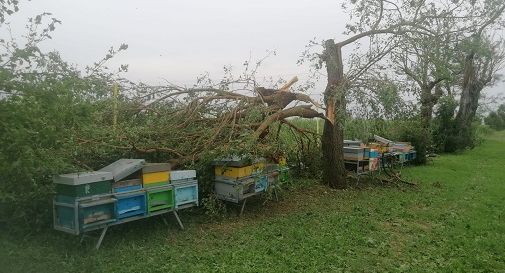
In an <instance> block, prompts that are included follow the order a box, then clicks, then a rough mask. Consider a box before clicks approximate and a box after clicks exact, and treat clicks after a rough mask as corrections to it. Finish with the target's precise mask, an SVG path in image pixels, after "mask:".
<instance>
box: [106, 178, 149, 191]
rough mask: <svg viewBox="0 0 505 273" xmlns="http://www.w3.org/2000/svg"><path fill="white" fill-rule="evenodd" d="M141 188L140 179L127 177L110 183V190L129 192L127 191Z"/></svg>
mask: <svg viewBox="0 0 505 273" xmlns="http://www.w3.org/2000/svg"><path fill="white" fill-rule="evenodd" d="M140 189H142V179H140V178H135V179H128V180H121V181H118V182H115V183H112V192H115V193H119V192H129V191H138V190H140Z"/></svg>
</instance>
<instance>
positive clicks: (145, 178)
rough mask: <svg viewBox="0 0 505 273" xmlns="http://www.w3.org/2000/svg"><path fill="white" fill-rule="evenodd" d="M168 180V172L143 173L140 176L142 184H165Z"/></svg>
mask: <svg viewBox="0 0 505 273" xmlns="http://www.w3.org/2000/svg"><path fill="white" fill-rule="evenodd" d="M169 180H170V172H157V173H145V174H143V175H142V182H143V183H144V184H149V183H158V182H165V181H169Z"/></svg>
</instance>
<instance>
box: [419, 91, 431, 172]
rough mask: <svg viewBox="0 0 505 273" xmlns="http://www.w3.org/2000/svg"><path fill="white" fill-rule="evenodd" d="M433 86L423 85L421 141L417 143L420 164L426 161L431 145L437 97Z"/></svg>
mask: <svg viewBox="0 0 505 273" xmlns="http://www.w3.org/2000/svg"><path fill="white" fill-rule="evenodd" d="M432 89H433V88H430V87H427V86H424V87H421V133H422V135H421V136H420V138H419V143H417V146H416V151H417V158H416V162H417V163H420V164H425V163H426V154H427V151H428V148H429V147H430V146H431V120H432V118H433V106H434V105H435V102H434V101H435V99H434V97H433V95H432V94H431V91H432Z"/></svg>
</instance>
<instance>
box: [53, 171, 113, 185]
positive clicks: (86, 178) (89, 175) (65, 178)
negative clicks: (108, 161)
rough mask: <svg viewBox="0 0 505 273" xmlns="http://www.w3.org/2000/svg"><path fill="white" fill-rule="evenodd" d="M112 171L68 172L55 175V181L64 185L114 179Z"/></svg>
mask: <svg viewBox="0 0 505 273" xmlns="http://www.w3.org/2000/svg"><path fill="white" fill-rule="evenodd" d="M112 179H113V177H112V173H110V172H104V171H96V172H80V173H67V174H59V175H55V176H53V183H56V184H64V185H71V186H76V185H82V184H89V183H96V182H102V181H107V180H112Z"/></svg>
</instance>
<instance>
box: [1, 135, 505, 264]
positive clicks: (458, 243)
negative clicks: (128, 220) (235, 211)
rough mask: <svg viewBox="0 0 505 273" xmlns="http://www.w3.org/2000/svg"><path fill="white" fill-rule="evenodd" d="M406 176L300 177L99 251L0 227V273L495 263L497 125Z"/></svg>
mask: <svg viewBox="0 0 505 273" xmlns="http://www.w3.org/2000/svg"><path fill="white" fill-rule="evenodd" d="M402 175H403V177H406V178H408V179H409V180H410V181H415V182H416V183H418V184H419V187H418V188H417V189H413V188H409V187H401V188H398V187H382V186H379V185H364V186H362V187H360V188H359V189H350V190H345V191H336V190H331V189H328V188H325V187H323V186H319V185H315V184H313V183H310V182H306V183H304V184H305V186H299V187H296V189H293V190H291V191H288V192H285V193H284V195H283V198H282V200H281V201H279V202H273V201H269V202H267V203H266V204H265V205H262V202H263V201H262V200H257V201H256V202H252V204H251V206H249V207H248V208H247V210H246V213H245V215H244V216H243V217H242V218H237V217H236V216H230V217H227V218H225V219H223V220H220V221H217V222H216V221H214V222H211V221H209V220H206V219H203V218H202V217H201V216H200V217H199V216H196V215H188V214H187V213H186V214H185V213H184V212H182V213H181V217H182V219H183V221H184V222H185V224H186V228H187V229H186V230H185V231H179V230H178V229H177V226H176V224H175V220H174V219H172V220H173V221H171V223H170V225H169V226H168V227H167V226H165V225H164V224H163V223H162V221H160V220H159V219H150V220H145V221H141V222H137V223H132V224H127V225H123V226H117V227H114V228H112V229H110V230H109V233H108V235H107V237H106V238H105V241H104V243H103V245H102V248H101V249H100V250H99V251H95V250H94V249H93V242H88V243H85V244H84V245H82V246H80V245H79V244H78V238H77V237H73V236H70V235H66V234H64V233H60V232H56V231H54V232H53V231H43V232H41V233H35V232H34V233H32V234H30V235H26V236H24V237H13V236H11V235H5V234H3V235H1V236H2V237H0V239H1V241H0V271H2V272H23V273H26V272H344V271H346V272H496V271H503V272H505V133H503V132H502V133H495V134H493V135H491V136H489V137H488V138H487V140H486V141H485V142H484V143H483V144H482V145H481V146H479V147H477V148H476V149H475V150H472V151H468V152H464V153H462V154H457V155H444V156H440V157H438V158H436V159H434V160H433V161H432V162H430V163H429V164H428V165H427V166H423V167H411V168H406V169H404V170H403V172H402Z"/></svg>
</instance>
